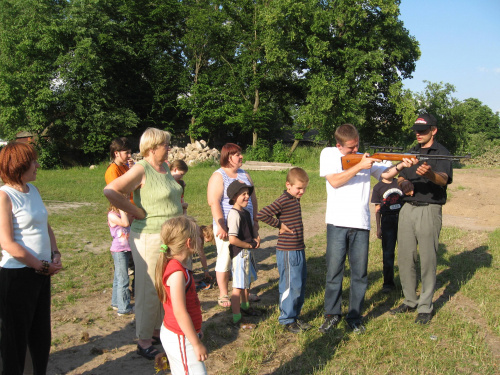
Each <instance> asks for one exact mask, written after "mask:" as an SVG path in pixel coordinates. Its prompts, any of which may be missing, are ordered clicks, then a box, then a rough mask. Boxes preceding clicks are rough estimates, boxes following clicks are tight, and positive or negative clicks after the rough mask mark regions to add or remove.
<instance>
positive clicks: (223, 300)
mask: <svg viewBox="0 0 500 375" xmlns="http://www.w3.org/2000/svg"><path fill="white" fill-rule="evenodd" d="M242 164H243V156H242V154H241V147H240V146H238V145H236V144H234V143H226V144H225V145H224V146H223V147H222V150H221V153H220V166H221V167H220V168H219V169H217V170H216V171H215V172H214V173H213V174H212V177H210V180H209V181H208V187H207V200H208V205H209V206H210V209H211V211H212V217H213V226H214V235H215V244H216V247H217V262H216V264H215V275H216V277H217V284H218V285H219V299H218V303H219V305H220V306H222V307H230V306H231V299H230V298H229V294H228V284H229V271H230V270H231V257H230V256H229V238H228V234H227V214H228V213H229V210H230V209H231V207H232V205H231V204H229V197H228V196H227V187H228V186H229V185H230V184H231V182H233V181H235V180H240V181H242V182H244V183H245V184H246V185H252V186H253V181H252V179H251V178H250V175H249V174H248V173H247V172H245V171H244V170H243V169H241V166H242ZM245 209H246V210H247V211H249V212H250V216H251V217H252V220H253V224H254V228H253V229H254V233H258V232H259V224H258V223H257V212H258V211H259V209H258V207H257V197H256V196H255V191H254V192H253V193H252V195H251V197H250V201H249V202H248V206H247V207H246V208H245ZM258 242H259V243H260V237H258ZM255 297H256V296H253V300H254V301H255V300H256V299H255ZM250 299H252V298H250Z"/></svg>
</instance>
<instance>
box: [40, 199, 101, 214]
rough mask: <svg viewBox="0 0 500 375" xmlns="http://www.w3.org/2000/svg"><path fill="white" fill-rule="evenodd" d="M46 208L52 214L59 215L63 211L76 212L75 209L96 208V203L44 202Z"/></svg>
mask: <svg viewBox="0 0 500 375" xmlns="http://www.w3.org/2000/svg"><path fill="white" fill-rule="evenodd" d="M43 203H45V207H47V211H48V212H49V215H50V214H53V213H59V212H61V211H67V210H74V209H75V208H80V207H85V206H95V204H94V203H87V202H63V201H51V200H44V201H43Z"/></svg>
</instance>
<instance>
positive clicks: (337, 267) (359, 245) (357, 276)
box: [325, 224, 370, 323]
mask: <svg viewBox="0 0 500 375" xmlns="http://www.w3.org/2000/svg"><path fill="white" fill-rule="evenodd" d="M369 236H370V231H368V230H364V229H356V228H344V227H336V226H335V225H332V224H327V227H326V287H325V315H341V307H342V280H343V278H344V266H345V259H346V255H347V256H348V257H349V266H350V268H351V287H350V289H349V311H348V313H347V316H346V321H347V322H348V323H357V322H360V321H361V310H362V309H363V303H364V299H365V293H366V288H367V286H368V272H367V267H368V243H369Z"/></svg>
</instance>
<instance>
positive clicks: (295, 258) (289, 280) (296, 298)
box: [257, 167, 311, 333]
mask: <svg viewBox="0 0 500 375" xmlns="http://www.w3.org/2000/svg"><path fill="white" fill-rule="evenodd" d="M308 184H309V176H308V175H307V173H306V171H304V170H303V169H302V168H297V167H296V168H292V169H290V170H289V171H288V174H287V176H286V190H285V191H284V192H283V194H281V196H280V197H278V198H277V199H276V200H275V201H274V202H273V203H271V204H270V205H269V206H266V207H264V208H262V209H261V210H260V211H259V213H258V214H257V219H258V220H260V221H263V222H264V223H266V224H268V225H270V226H272V227H274V228H279V236H278V244H277V245H276V263H277V265H278V271H279V275H280V278H279V292H280V299H279V306H280V316H279V318H278V320H279V323H280V324H281V325H283V326H285V328H286V329H287V330H288V331H289V332H292V333H299V332H302V331H305V330H307V329H309V328H311V326H310V324H308V323H306V322H303V321H301V320H299V319H298V317H299V315H300V311H301V309H302V305H303V304H304V297H305V290H306V278H307V268H306V256H305V251H304V250H305V247H306V246H305V244H304V225H303V223H302V211H301V208H300V198H301V197H302V195H303V194H304V193H305V191H306V188H307V185H308Z"/></svg>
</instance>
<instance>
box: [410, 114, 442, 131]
mask: <svg viewBox="0 0 500 375" xmlns="http://www.w3.org/2000/svg"><path fill="white" fill-rule="evenodd" d="M431 126H437V120H436V118H435V117H434V116H433V115H430V114H428V113H424V114H422V115H418V118H417V120H416V121H415V124H414V125H413V130H418V131H422V130H427V129H429V128H430V127H431Z"/></svg>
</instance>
